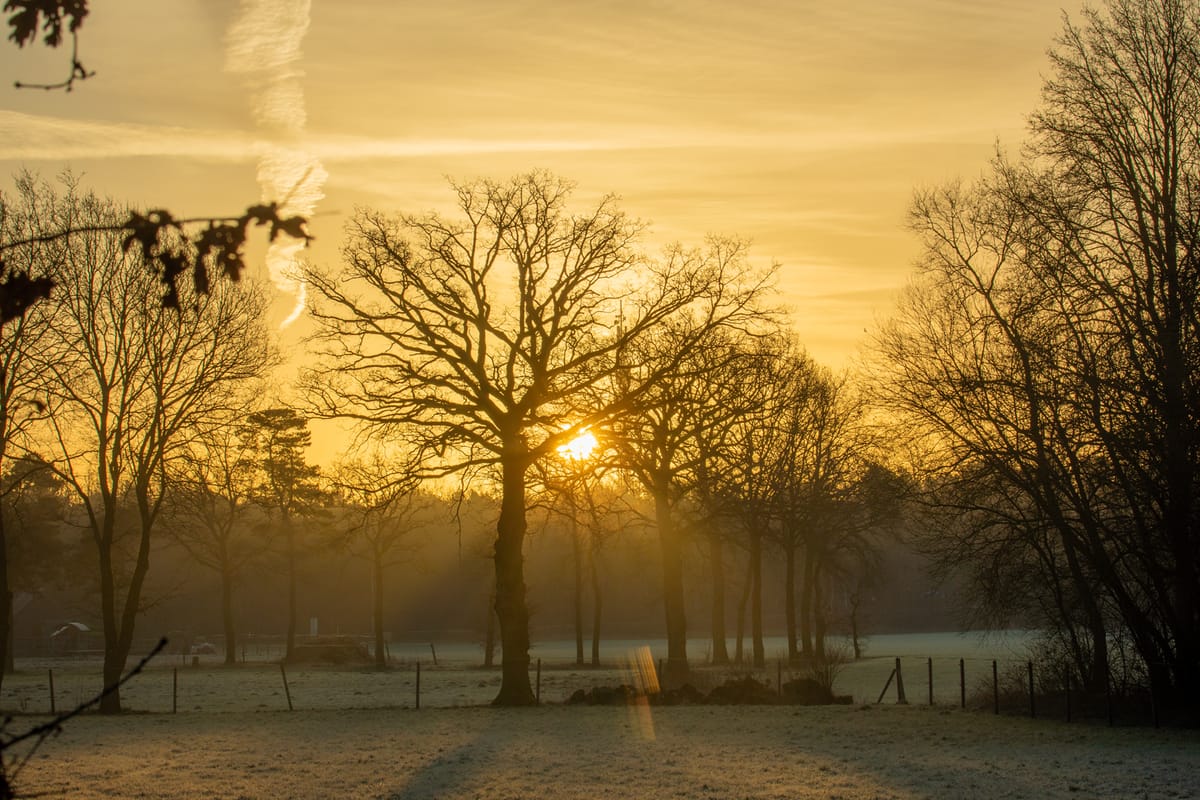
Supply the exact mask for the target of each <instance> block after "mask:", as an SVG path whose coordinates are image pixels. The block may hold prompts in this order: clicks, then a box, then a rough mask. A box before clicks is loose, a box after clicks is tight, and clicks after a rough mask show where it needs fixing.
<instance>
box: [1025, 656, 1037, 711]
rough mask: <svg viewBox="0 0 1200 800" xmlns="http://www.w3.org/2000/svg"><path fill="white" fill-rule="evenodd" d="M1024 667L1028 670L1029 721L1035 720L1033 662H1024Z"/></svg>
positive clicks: (1035, 703)
mask: <svg viewBox="0 0 1200 800" xmlns="http://www.w3.org/2000/svg"><path fill="white" fill-rule="evenodd" d="M1026 666H1027V667H1028V669H1029V717H1030V719H1037V700H1036V697H1037V695H1036V694H1035V693H1034V690H1033V662H1032V661H1028V662H1026Z"/></svg>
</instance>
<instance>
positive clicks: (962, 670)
mask: <svg viewBox="0 0 1200 800" xmlns="http://www.w3.org/2000/svg"><path fill="white" fill-rule="evenodd" d="M958 707H959V708H963V709H965V708H966V707H967V661H966V659H963V658H960V659H959V660H958Z"/></svg>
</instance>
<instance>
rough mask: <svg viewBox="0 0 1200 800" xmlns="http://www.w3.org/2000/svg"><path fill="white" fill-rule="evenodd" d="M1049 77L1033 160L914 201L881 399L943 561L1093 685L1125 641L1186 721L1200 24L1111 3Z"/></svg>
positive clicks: (1168, 12)
mask: <svg viewBox="0 0 1200 800" xmlns="http://www.w3.org/2000/svg"><path fill="white" fill-rule="evenodd" d="M1051 66H1052V72H1051V75H1050V77H1049V78H1048V80H1047V81H1046V83H1045V86H1044V91H1043V95H1044V103H1043V105H1042V107H1041V108H1040V109H1039V111H1038V112H1037V113H1036V114H1035V115H1034V117H1033V120H1032V133H1033V136H1032V141H1031V145H1030V149H1029V153H1030V156H1031V158H1029V159H1027V160H1026V161H1025V162H1023V163H1016V164H1013V163H1010V162H1008V161H1007V160H1005V159H1002V158H998V159H997V161H996V163H995V165H994V168H993V170H992V172H991V174H989V175H988V176H987V177H986V178H985V179H984V180H983V181H981V182H980V183H979V184H978V185H976V186H974V187H970V188H967V189H963V188H962V187H948V188H946V189H943V190H939V191H934V192H925V193H921V194H919V195H918V197H917V199H916V201H915V203H914V208H913V222H914V226H915V227H916V229H917V230H918V231H919V232H920V234H921V235H922V238H923V239H924V241H925V244H926V259H925V270H926V273H927V274H928V276H929V278H930V279H929V280H927V281H924V282H922V283H921V284H919V288H917V289H915V290H914V291H912V292H910V294H909V297H908V299H907V300H906V304H907V305H906V307H905V309H904V310H903V312H902V315H901V317H900V320H899V322H898V324H897V325H895V326H893V327H892V328H890V329H887V330H886V331H885V332H884V334H883V335H882V337H881V344H882V345H883V350H884V352H885V353H886V354H887V358H888V360H889V361H890V362H891V363H892V364H893V365H895V367H896V368H897V369H896V372H895V378H896V379H897V380H894V381H893V382H891V383H890V384H887V385H888V386H889V387H890V388H889V390H888V391H889V394H890V396H891V398H892V399H893V400H894V401H895V404H894V407H895V408H897V409H903V410H904V413H905V419H906V420H907V421H909V422H910V423H915V424H914V425H913V427H912V430H913V431H914V432H915V431H920V432H922V433H924V434H925V435H926V437H925V442H926V447H925V448H924V450H925V453H926V455H927V459H926V463H927V464H931V465H936V467H937V468H936V469H935V471H934V472H935V474H934V475H932V476H927V480H926V485H928V486H931V487H935V488H937V489H938V490H939V491H938V493H937V494H934V495H931V496H930V497H931V500H932V502H934V503H935V507H936V508H937V509H938V510H939V511H942V512H945V513H946V514H954V515H955V516H956V517H957V518H958V519H959V520H961V521H962V523H963V525H962V526H960V529H959V530H958V531H957V532H956V533H955V532H949V531H948V534H949V535H948V536H947V538H946V540H945V541H946V547H944V548H943V549H942V552H943V554H944V555H945V556H947V558H949V557H950V554H952V553H954V552H958V553H960V554H964V555H970V556H972V557H971V558H970V559H964V560H965V561H966V563H970V564H973V565H974V566H975V567H976V577H977V579H978V580H979V583H980V585H981V586H982V587H984V588H985V589H987V590H988V593H989V594H990V595H991V596H992V597H993V598H995V597H997V596H999V594H1000V590H1001V589H1003V588H1006V587H1007V588H1013V587H1015V588H1017V589H1018V590H1019V591H1018V592H1017V593H1015V596H1017V597H1020V598H1021V599H1022V600H1023V601H1024V602H1025V603H1026V604H1027V605H1028V606H1030V607H1032V608H1033V609H1035V610H1037V611H1039V612H1041V613H1043V615H1044V616H1043V618H1044V619H1045V620H1046V622H1047V623H1048V626H1049V627H1050V629H1051V630H1055V631H1056V633H1057V635H1058V636H1059V638H1060V639H1061V644H1062V645H1063V648H1064V650H1065V651H1066V652H1069V653H1071V655H1072V657H1073V660H1074V661H1075V662H1076V663H1075V667H1076V668H1077V670H1078V671H1079V672H1080V673H1081V676H1082V678H1083V680H1084V682H1085V683H1087V684H1088V685H1090V686H1092V687H1093V688H1102V687H1103V684H1104V681H1106V680H1107V677H1108V672H1109V664H1108V650H1109V642H1110V634H1120V635H1122V636H1128V637H1129V639H1130V640H1131V641H1132V642H1133V643H1134V646H1135V648H1136V649H1137V651H1138V654H1139V656H1140V658H1141V659H1142V662H1143V664H1142V666H1143V668H1144V669H1145V672H1146V676H1147V680H1148V683H1149V685H1150V686H1151V688H1152V689H1153V691H1154V693H1155V696H1156V697H1157V698H1158V700H1159V702H1160V705H1162V706H1163V707H1166V706H1167V705H1171V706H1174V707H1177V708H1183V709H1187V710H1188V712H1189V713H1192V714H1195V713H1197V709H1200V690H1197V688H1196V686H1195V682H1194V681H1193V680H1191V679H1190V678H1188V677H1185V676H1188V675H1191V674H1194V672H1195V670H1196V669H1197V665H1198V664H1200V588H1198V587H1200V557H1198V555H1197V554H1198V553H1200V533H1198V531H1197V522H1196V520H1197V513H1196V510H1197V507H1198V505H1200V504H1198V501H1197V496H1198V494H1197V493H1198V492H1200V482H1198V481H1197V478H1196V476H1197V475H1200V447H1197V442H1200V421H1198V419H1197V416H1196V414H1195V409H1196V408H1197V407H1198V404H1200V381H1198V380H1197V376H1198V375H1200V372H1198V371H1197V367H1196V365H1197V364H1198V363H1200V358H1198V353H1200V350H1198V348H1197V343H1198V342H1200V338H1198V336H1197V334H1200V307H1198V302H1197V301H1198V299H1200V281H1198V280H1197V270H1196V263H1197V244H1198V236H1200V202H1198V199H1200V179H1198V178H1197V176H1198V175H1200V113H1198V111H1200V8H1198V7H1197V4H1196V3H1194V2H1191V1H1190V0H1155V2H1150V3H1140V2H1132V0H1111V1H1110V2H1108V3H1106V4H1105V7H1104V8H1103V9H1101V10H1088V11H1085V12H1084V24H1083V25H1082V26H1076V25H1074V24H1072V23H1070V22H1068V23H1066V24H1065V26H1064V30H1063V32H1062V34H1061V35H1060V37H1059V38H1058V40H1057V42H1056V45H1055V48H1054V50H1053V51H1052V53H1051ZM904 385H907V387H908V388H902V387H903V386H904ZM956 508H957V509H958V510H957V512H954V511H953V509H956ZM1009 595H1010V596H1013V595H1014V593H1013V592H1009ZM1010 607H1011V606H1010Z"/></svg>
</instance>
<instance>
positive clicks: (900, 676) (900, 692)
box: [896, 656, 908, 705]
mask: <svg viewBox="0 0 1200 800" xmlns="http://www.w3.org/2000/svg"><path fill="white" fill-rule="evenodd" d="M896 702H897V703H899V704H901V705H908V698H907V697H905V696H904V673H902V672H901V671H900V657H899V656H897V657H896Z"/></svg>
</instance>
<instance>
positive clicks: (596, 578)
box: [588, 541, 604, 667]
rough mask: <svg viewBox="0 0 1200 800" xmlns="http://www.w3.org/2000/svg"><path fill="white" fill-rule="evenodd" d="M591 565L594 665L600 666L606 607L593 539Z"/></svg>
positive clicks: (597, 553)
mask: <svg viewBox="0 0 1200 800" xmlns="http://www.w3.org/2000/svg"><path fill="white" fill-rule="evenodd" d="M589 555H590V558H589V559H588V561H589V566H590V569H591V575H592V666H593V667H598V666H600V615H601V610H602V609H603V607H604V604H603V598H602V597H601V596H600V564H599V561H600V553H599V552H597V547H596V544H595V542H594V541H593V543H592V547H591V553H590V554H589Z"/></svg>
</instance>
